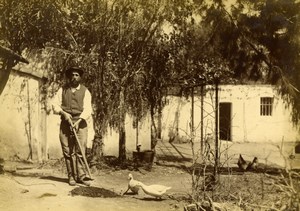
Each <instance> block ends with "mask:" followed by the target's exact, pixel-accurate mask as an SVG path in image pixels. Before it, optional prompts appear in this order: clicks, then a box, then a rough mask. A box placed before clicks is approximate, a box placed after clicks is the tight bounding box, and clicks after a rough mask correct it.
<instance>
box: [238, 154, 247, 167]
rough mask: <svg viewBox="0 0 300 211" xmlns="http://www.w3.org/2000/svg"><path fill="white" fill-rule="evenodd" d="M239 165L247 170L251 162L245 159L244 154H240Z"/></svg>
mask: <svg viewBox="0 0 300 211" xmlns="http://www.w3.org/2000/svg"><path fill="white" fill-rule="evenodd" d="M237 165H238V167H239V168H240V169H241V170H243V171H246V169H247V166H248V165H249V163H248V162H247V161H245V159H244V158H243V157H242V155H241V154H240V157H239V160H238V162H237Z"/></svg>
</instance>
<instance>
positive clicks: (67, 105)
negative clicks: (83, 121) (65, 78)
mask: <svg viewBox="0 0 300 211" xmlns="http://www.w3.org/2000/svg"><path fill="white" fill-rule="evenodd" d="M86 89H87V88H86V87H85V86H83V85H80V88H79V90H77V89H76V91H75V92H72V90H71V88H70V87H66V88H63V91H62V106H61V107H62V109H63V110H64V111H66V112H68V113H69V114H71V115H72V116H73V117H79V116H80V114H81V113H82V111H83V99H84V96H85V91H86Z"/></svg>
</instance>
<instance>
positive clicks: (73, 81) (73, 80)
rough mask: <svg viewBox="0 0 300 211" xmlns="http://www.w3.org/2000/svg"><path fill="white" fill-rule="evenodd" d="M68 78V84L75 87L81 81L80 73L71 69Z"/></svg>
mask: <svg viewBox="0 0 300 211" xmlns="http://www.w3.org/2000/svg"><path fill="white" fill-rule="evenodd" d="M69 80H70V85H71V86H72V87H74V88H75V87H77V86H78V85H79V84H80V82H81V76H80V74H79V73H78V72H76V71H73V72H72V73H71V74H70V77H69Z"/></svg>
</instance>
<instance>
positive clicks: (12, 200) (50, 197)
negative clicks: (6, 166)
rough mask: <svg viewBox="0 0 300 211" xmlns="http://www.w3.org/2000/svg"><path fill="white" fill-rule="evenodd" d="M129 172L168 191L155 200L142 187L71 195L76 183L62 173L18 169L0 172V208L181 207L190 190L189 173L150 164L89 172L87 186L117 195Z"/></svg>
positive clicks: (149, 208) (32, 210) (118, 208)
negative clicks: (148, 167)
mask: <svg viewBox="0 0 300 211" xmlns="http://www.w3.org/2000/svg"><path fill="white" fill-rule="evenodd" d="M129 173H132V174H133V175H134V178H135V179H137V180H140V181H142V182H144V183H145V184H149V185H150V184H162V185H166V186H171V187H172V189H171V190H170V191H169V192H168V194H169V195H170V196H165V197H164V198H163V199H162V200H156V199H154V198H153V197H151V196H147V195H145V194H144V193H143V191H142V190H141V191H140V192H139V194H138V195H131V194H126V195H124V196H120V197H111V198H102V197H88V196H80V195H73V196H72V195H71V191H72V190H73V189H74V188H78V186H75V187H71V186H69V185H68V184H67V183H66V179H65V174H64V172H62V171H59V170H53V169H28V170H23V171H22V170H21V171H18V174H10V173H5V174H1V175H0V210H5V211H6V210H11V211H17V210H22V211H27V210H28V211H35V210H39V211H43V210H55V211H60V210H63V211H68V210H72V211H77V210H78V211H81V210H84V211H85V210H87V211H88V210H105V211H108V210H131V211H135V210H183V207H184V205H185V202H184V200H180V199H182V198H183V197H184V196H186V195H187V193H188V192H189V190H190V189H191V186H190V176H189V174H187V173H186V172H184V171H182V170H180V169H178V168H176V167H164V166H154V167H153V168H152V170H151V171H145V170H143V171H129V170H117V171H112V170H109V169H105V170H102V171H98V172H94V173H93V178H94V180H93V181H92V185H91V186H92V187H96V188H104V189H107V190H110V191H113V192H114V193H117V194H119V195H121V194H122V193H123V192H124V191H126V189H127V184H128V181H127V176H128V174H129ZM129 192H130V191H129ZM175 198H176V200H175Z"/></svg>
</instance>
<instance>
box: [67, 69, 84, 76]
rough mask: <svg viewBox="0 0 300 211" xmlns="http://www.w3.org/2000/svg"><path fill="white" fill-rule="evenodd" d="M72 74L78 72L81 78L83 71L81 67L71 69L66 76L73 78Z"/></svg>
mask: <svg viewBox="0 0 300 211" xmlns="http://www.w3.org/2000/svg"><path fill="white" fill-rule="evenodd" d="M72 72H77V73H79V75H80V76H82V74H83V69H82V68H80V67H69V68H68V69H66V72H65V74H66V76H67V77H69V76H71V74H72Z"/></svg>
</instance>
